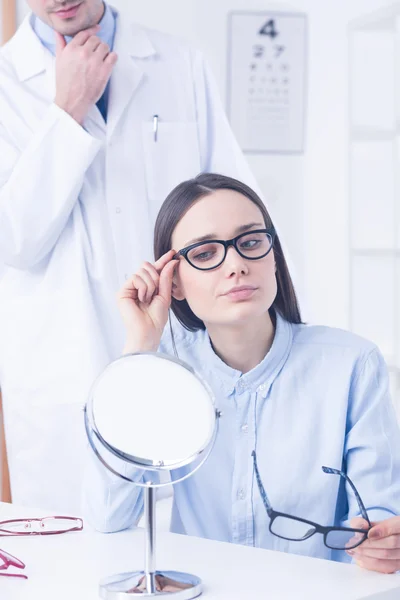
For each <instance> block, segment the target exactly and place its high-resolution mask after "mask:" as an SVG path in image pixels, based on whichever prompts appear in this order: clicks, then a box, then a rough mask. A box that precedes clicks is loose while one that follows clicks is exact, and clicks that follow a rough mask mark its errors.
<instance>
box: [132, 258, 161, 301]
mask: <svg viewBox="0 0 400 600" xmlns="http://www.w3.org/2000/svg"><path fill="white" fill-rule="evenodd" d="M136 275H137V276H138V277H140V278H141V279H142V280H143V281H144V282H145V284H146V286H147V290H146V296H145V299H144V302H147V303H149V302H151V299H152V298H153V296H154V292H155V291H156V289H157V286H158V283H157V285H156V283H155V282H154V280H153V278H152V276H151V274H150V273H149V271H147V270H146V269H145V268H143V267H142V268H141V269H139V271H138V272H137V273H136Z"/></svg>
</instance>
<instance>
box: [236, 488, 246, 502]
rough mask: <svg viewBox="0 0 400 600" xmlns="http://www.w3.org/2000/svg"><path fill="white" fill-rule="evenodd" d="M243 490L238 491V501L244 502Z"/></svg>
mask: <svg viewBox="0 0 400 600" xmlns="http://www.w3.org/2000/svg"><path fill="white" fill-rule="evenodd" d="M244 496H245V494H244V490H238V493H237V497H238V499H239V500H244Z"/></svg>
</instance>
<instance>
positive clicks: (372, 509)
mask: <svg viewBox="0 0 400 600" xmlns="http://www.w3.org/2000/svg"><path fill="white" fill-rule="evenodd" d="M154 250H155V257H156V259H157V260H156V262H155V264H154V265H152V264H150V263H145V264H144V265H143V267H142V268H141V269H140V270H139V271H138V272H137V273H136V274H135V275H134V276H133V277H132V278H131V279H130V280H129V281H127V283H126V285H125V286H124V287H123V289H122V290H121V292H120V294H119V297H118V301H119V306H120V310H121V314H122V317H123V319H124V323H125V326H126V331H127V339H126V345H125V348H124V353H130V352H140V351H155V350H157V349H158V348H160V350H162V351H163V352H167V353H170V354H172V353H173V344H174V343H175V345H176V349H177V351H178V354H179V357H180V358H181V359H182V360H184V361H185V362H187V363H189V364H190V365H192V366H193V367H194V369H195V370H196V371H197V372H198V373H199V374H200V376H202V377H203V378H204V379H205V380H206V381H207V382H208V383H209V385H210V386H211V388H212V389H213V392H214V394H215V396H216V399H217V406H218V408H219V409H221V410H222V413H223V418H222V419H221V422H220V427H219V433H218V436H217V440H216V443H215V446H214V448H213V450H212V453H211V455H210V457H209V459H208V460H207V461H206V463H205V464H204V465H203V467H202V468H201V469H200V470H199V471H197V472H196V474H195V475H194V476H193V477H191V478H189V479H187V480H185V481H184V482H182V483H179V484H177V485H176V486H175V494H174V506H173V515H172V524H171V530H172V531H175V532H178V533H187V534H189V535H196V536H202V537H208V538H212V539H217V540H223V541H230V542H236V543H241V544H247V545H251V546H253V545H254V546H259V547H264V548H271V549H277V550H283V551H287V552H295V553H300V554H307V555H310V556H316V557H321V558H332V559H336V560H349V561H350V560H351V558H350V556H348V554H346V552H345V551H344V550H340V551H339V550H333V549H332V547H333V548H337V547H340V544H336V545H335V544H334V543H331V544H328V545H326V544H325V543H324V536H323V535H319V534H315V535H312V536H311V537H308V539H305V540H304V541H301V542H299V541H290V540H287V539H282V537H289V538H294V537H296V531H295V529H293V530H290V527H289V530H288V531H286V532H283V533H285V535H283V536H282V537H277V536H276V535H273V534H272V533H271V532H270V530H269V524H270V516H271V514H272V513H270V514H268V513H267V511H266V510H265V506H264V504H263V501H262V498H261V494H260V492H259V489H258V488H257V483H256V481H257V478H256V477H255V472H256V471H255V466H256V464H255V456H253V455H252V453H253V451H254V450H255V451H256V455H257V461H258V470H259V479H260V483H261V482H262V483H263V484H264V485H265V488H266V492H267V494H268V497H269V500H270V502H271V504H272V506H273V508H274V509H275V510H277V511H280V512H282V513H286V514H288V515H292V516H295V517H300V518H303V519H306V520H308V521H312V522H314V523H318V524H320V525H323V526H334V525H335V526H344V527H346V526H347V527H349V521H350V519H352V518H353V521H352V523H351V526H352V527H353V528H355V529H358V530H359V533H357V532H353V533H351V535H349V536H348V537H347V538H346V541H345V543H343V544H342V548H350V547H352V546H353V545H354V544H351V543H350V542H351V540H353V539H357V540H359V541H361V540H362V541H363V543H362V544H361V545H358V546H357V547H355V548H354V549H353V550H350V551H349V552H350V553H351V552H355V554H353V557H354V559H355V560H357V562H359V563H360V564H361V565H362V566H365V567H366V568H370V569H374V570H380V571H384V572H395V571H397V570H398V569H400V543H399V539H400V535H399V534H400V526H399V519H398V518H397V517H396V516H395V515H397V514H399V513H400V434H399V430H398V428H397V425H396V417H395V414H394V411H393V408H392V406H391V401H390V398H389V393H388V377H387V371H386V367H385V364H384V361H383V359H382V356H381V354H380V353H379V351H378V349H377V348H376V346H374V345H373V344H372V343H370V342H367V341H365V340H363V339H361V338H359V337H357V336H356V335H353V334H352V333H349V332H345V331H341V330H338V329H331V328H327V327H311V326H306V325H304V324H302V322H301V317H300V310H299V307H298V304H297V300H296V295H295V292H294V289H293V285H292V281H291V279H290V275H289V271H288V268H287V265H286V262H285V258H284V255H283V253H282V248H281V245H280V242H279V238H278V236H276V234H275V232H274V229H273V225H272V222H271V219H270V217H269V215H268V212H267V210H266V208H265V206H264V204H263V203H262V201H261V200H260V199H259V198H258V197H257V195H256V194H255V193H254V192H253V191H252V190H251V189H249V188H248V187H247V186H245V185H244V184H242V183H240V182H238V181H236V180H233V179H230V178H227V177H224V176H221V175H213V174H203V175H200V176H199V177H197V178H196V179H193V180H191V181H187V182H184V183H182V184H181V185H179V186H178V187H177V188H176V189H174V190H173V191H172V192H171V194H170V195H169V196H168V198H167V199H166V201H165V202H164V204H163V206H162V207H161V210H160V213H159V215H158V218H157V222H156V225H155V240H154ZM170 306H171V308H172V311H173V312H174V314H175V316H176V317H177V319H178V321H180V323H181V324H182V325H183V327H178V328H176V331H175V333H174V335H173V338H174V339H172V338H171V336H170V332H169V328H168V327H167V328H165V326H166V323H167V320H168V311H169V307H170ZM164 328H165V333H164V334H163V332H164ZM160 393H162V390H160ZM323 465H327V466H329V467H333V469H337V470H341V469H343V471H344V472H346V473H347V475H348V476H349V477H350V478H351V479H352V480H353V482H354V483H355V485H356V486H357V488H358V491H359V493H360V496H361V498H362V500H363V501H364V504H365V506H366V508H367V511H368V516H367V515H366V514H364V517H367V518H368V517H369V519H370V521H371V522H372V523H374V522H378V521H379V522H381V521H382V522H383V523H382V524H380V525H379V526H378V527H372V528H371V529H370V530H369V532H368V534H367V533H365V534H363V533H361V532H362V531H363V530H365V529H368V528H369V527H370V524H369V523H368V521H367V520H366V519H363V518H361V517H360V508H359V503H358V502H357V498H356V495H355V494H354V492H353V490H352V489H351V487H350V485H347V486H345V485H344V482H345V479H344V477H338V476H336V475H329V474H326V473H324V472H323V471H322V470H321V466H323ZM256 474H257V472H256ZM131 475H132V474H131ZM133 475H134V474H133ZM137 476H139V475H137ZM142 504H143V501H142V495H141V492H140V488H137V487H136V486H133V485H130V484H127V483H124V482H122V481H117V478H116V477H114V476H113V475H111V474H110V473H108V472H106V470H105V469H104V468H103V467H102V466H101V465H100V464H97V462H96V461H95V460H93V461H91V464H90V467H89V473H88V475H87V478H86V492H85V512H86V514H87V517H88V519H89V520H90V521H91V522H92V523H93V524H94V525H95V526H96V527H97V528H98V529H100V530H103V531H115V530H119V529H122V528H125V527H128V526H130V525H132V524H133V523H135V522H137V520H138V519H139V517H140V515H141V512H142ZM268 510H269V509H268ZM287 523H289V524H290V523H294V521H290V520H289V521H287ZM297 525H299V522H297ZM396 528H398V529H399V531H398V533H397V529H396ZM377 531H380V532H381V533H384V534H385V535H383V538H382V539H381V540H378V541H373V538H372V535H373V532H377ZM385 532H386V533H385ZM275 533H276V531H275ZM279 533H282V531H280V532H278V534H279ZM311 533H312V530H311V529H310V526H308V529H307V535H310V534H311ZM386 534H387V535H386ZM307 535H304V536H303V537H307ZM357 536H358V537H357ZM367 536H369V537H368V539H366V538H367ZM298 537H299V536H298V535H297V537H296V539H298ZM300 537H302V536H300ZM326 541H327V540H326V538H325V542H326ZM359 541H358V543H359ZM328 546H331V547H328Z"/></svg>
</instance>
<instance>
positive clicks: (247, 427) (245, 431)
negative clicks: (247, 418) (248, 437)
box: [240, 423, 249, 433]
mask: <svg viewBox="0 0 400 600" xmlns="http://www.w3.org/2000/svg"><path fill="white" fill-rule="evenodd" d="M240 429H241V430H242V431H243V433H247V431H248V429H249V426H248V425H247V423H246V424H245V425H242V426H241V428H240Z"/></svg>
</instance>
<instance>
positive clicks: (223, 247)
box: [174, 227, 276, 271]
mask: <svg viewBox="0 0 400 600" xmlns="http://www.w3.org/2000/svg"><path fill="white" fill-rule="evenodd" d="M275 235H276V232H275V229H274V227H270V228H268V229H254V230H252V231H247V232H246V233H241V234H240V235H237V236H236V237H234V238H232V239H231V240H205V241H203V242H196V243H195V244H191V245H190V246H187V247H186V248H182V250H179V252H177V253H176V254H175V256H174V258H175V259H176V258H178V257H179V256H183V257H184V258H185V259H186V260H187V262H188V263H189V264H190V265H191V266H192V267H194V268H195V269H199V270H200V271H210V270H211V269H216V268H217V267H219V266H220V265H222V263H223V262H224V260H225V258H226V254H227V252H228V248H229V247H230V246H233V247H234V248H235V250H236V252H237V253H238V254H240V256H242V257H243V258H246V259H247V260H259V259H260V258H264V256H267V254H268V253H269V252H270V251H271V249H272V247H273V245H274V240H275Z"/></svg>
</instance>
